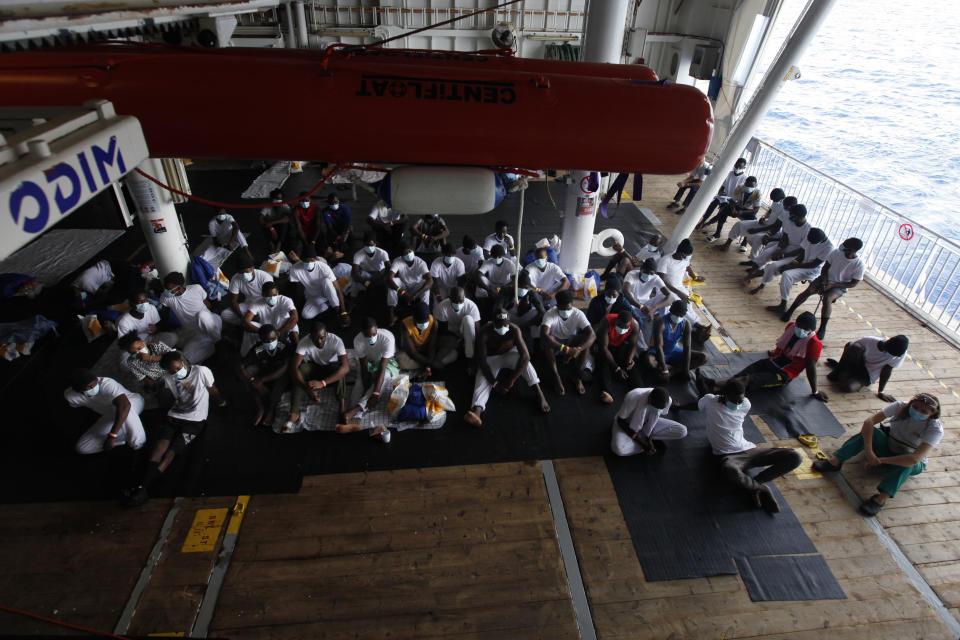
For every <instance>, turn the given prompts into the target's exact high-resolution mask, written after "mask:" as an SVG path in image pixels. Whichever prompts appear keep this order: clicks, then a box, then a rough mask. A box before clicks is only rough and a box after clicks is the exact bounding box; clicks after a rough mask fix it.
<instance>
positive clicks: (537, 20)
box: [309, 0, 585, 33]
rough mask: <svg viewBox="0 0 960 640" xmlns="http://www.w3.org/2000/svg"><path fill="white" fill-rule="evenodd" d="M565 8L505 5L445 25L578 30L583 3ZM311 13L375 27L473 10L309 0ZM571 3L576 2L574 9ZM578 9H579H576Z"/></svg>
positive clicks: (415, 24)
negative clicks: (550, 8) (512, 25)
mask: <svg viewBox="0 0 960 640" xmlns="http://www.w3.org/2000/svg"><path fill="white" fill-rule="evenodd" d="M570 4H571V5H572V6H571V8H570V9H569V10H566V11H546V10H525V9H515V8H504V9H499V10H489V11H484V12H483V13H480V14H478V15H476V16H471V17H469V18H465V19H464V20H461V21H460V22H457V23H454V24H453V25H450V26H448V27H445V28H446V29H490V28H492V27H493V26H494V25H496V24H497V23H498V22H512V23H514V24H515V25H517V28H518V29H521V30H526V31H537V32H540V31H543V32H558V33H567V32H574V33H579V32H580V31H582V30H583V21H584V16H585V14H584V12H583V7H582V3H579V5H578V4H576V3H573V2H571V3H570ZM309 6H310V7H311V8H312V9H313V12H312V15H313V17H314V22H315V24H317V25H323V26H335V27H376V26H380V25H384V26H394V27H402V28H404V29H417V28H419V27H425V26H427V25H431V24H436V23H438V22H441V21H443V20H449V19H451V18H456V17H459V16H463V15H466V14H468V13H471V12H472V11H475V10H476V8H472V7H451V8H436V7H424V8H421V7H407V6H398V7H381V6H361V5H359V4H358V5H356V6H343V4H340V3H334V2H331V0H310V4H309ZM573 6H577V9H574V8H573ZM578 9H579V10H578Z"/></svg>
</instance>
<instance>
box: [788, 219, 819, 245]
mask: <svg viewBox="0 0 960 640" xmlns="http://www.w3.org/2000/svg"><path fill="white" fill-rule="evenodd" d="M811 228H812V227H811V226H810V223H809V222H804V223H803V224H802V225H800V226H799V227H798V226H797V225H795V224H794V223H793V220H788V221H787V222H784V223H783V233H784V235H786V236H787V246H786V249H785V251H790V250H792V249H799V248H800V245H801V243H803V241H804V239H805V238H806V237H807V234H808V233H810V229H811Z"/></svg>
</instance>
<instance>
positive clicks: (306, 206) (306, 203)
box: [300, 200, 310, 209]
mask: <svg viewBox="0 0 960 640" xmlns="http://www.w3.org/2000/svg"><path fill="white" fill-rule="evenodd" d="M300 206H301V207H303V208H304V209H309V208H310V201H309V200H304V201H303V202H301V203H300Z"/></svg>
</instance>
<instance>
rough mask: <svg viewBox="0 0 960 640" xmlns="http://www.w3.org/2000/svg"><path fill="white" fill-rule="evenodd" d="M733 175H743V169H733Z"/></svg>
mask: <svg viewBox="0 0 960 640" xmlns="http://www.w3.org/2000/svg"><path fill="white" fill-rule="evenodd" d="M733 175H735V176H742V175H743V169H734V170H733Z"/></svg>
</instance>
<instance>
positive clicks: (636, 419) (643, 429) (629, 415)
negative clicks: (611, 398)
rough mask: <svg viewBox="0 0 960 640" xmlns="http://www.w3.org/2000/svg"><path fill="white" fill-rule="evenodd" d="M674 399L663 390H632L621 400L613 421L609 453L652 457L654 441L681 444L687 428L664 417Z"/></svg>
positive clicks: (655, 450)
mask: <svg viewBox="0 0 960 640" xmlns="http://www.w3.org/2000/svg"><path fill="white" fill-rule="evenodd" d="M672 403H673V399H672V398H670V394H669V393H667V390H666V389H664V388H663V387H653V388H639V389H632V390H630V391H628V392H627V395H625V396H624V397H623V403H622V404H621V405H620V410H619V411H617V415H616V416H614V418H613V431H612V433H611V436H610V449H611V450H612V451H613V453H614V454H616V455H618V456H635V455H637V454H640V453H644V454H646V455H650V456H652V455H654V454H655V453H657V447H656V445H655V444H654V442H653V441H654V440H680V439H682V438H685V437H686V436H687V428H686V427H685V426H683V425H682V424H680V423H679V422H677V421H676V420H670V419H669V418H665V417H663V416H664V415H666V413H667V412H668V411H669V410H670V405H671V404H672Z"/></svg>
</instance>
